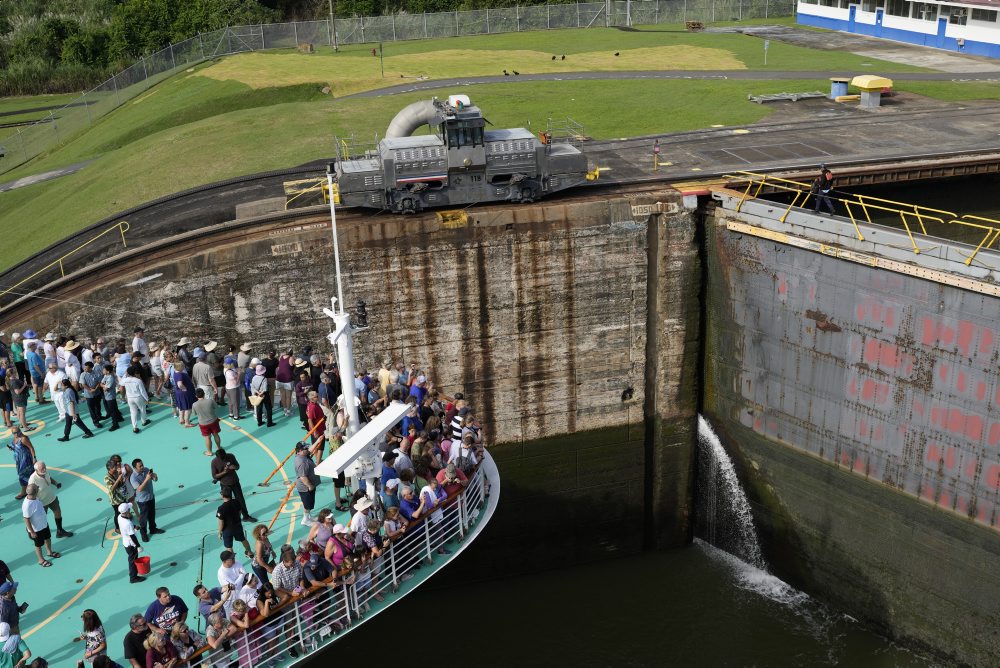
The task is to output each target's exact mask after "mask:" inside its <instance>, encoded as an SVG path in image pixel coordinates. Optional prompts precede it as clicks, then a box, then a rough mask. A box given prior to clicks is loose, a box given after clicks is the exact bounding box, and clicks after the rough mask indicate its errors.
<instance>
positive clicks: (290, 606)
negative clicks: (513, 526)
mask: <svg viewBox="0 0 1000 668" xmlns="http://www.w3.org/2000/svg"><path fill="white" fill-rule="evenodd" d="M483 457H484V460H483V462H482V463H481V464H480V465H479V467H478V468H477V469H476V471H475V472H474V473H473V474H472V475H471V476H470V478H469V484H468V486H467V487H466V488H465V489H464V490H463V491H461V492H459V493H457V494H456V495H454V496H452V497H449V498H448V499H447V500H446V501H444V502H443V504H447V505H446V506H445V507H443V508H442V510H441V514H442V517H441V518H440V519H439V521H437V522H434V521H432V519H431V517H432V516H427V517H424V518H421V519H418V520H416V521H415V522H412V523H411V524H410V525H409V527H408V528H407V530H406V533H405V534H404V535H403V537H402V538H399V539H397V540H395V541H393V542H392V543H389V545H388V548H387V549H386V550H385V551H384V552H383V553H382V556H380V557H378V558H377V559H374V560H372V561H371V562H369V563H368V564H366V565H365V566H364V567H362V568H361V569H359V568H357V567H355V569H354V570H353V571H352V572H351V573H350V574H348V575H346V576H344V577H340V576H338V575H335V576H333V577H332V578H330V579H329V580H328V581H327V582H326V583H325V584H324V585H323V586H318V587H312V588H310V589H309V590H308V591H306V592H304V593H303V594H302V595H300V596H297V597H292V598H291V599H290V600H288V601H286V602H285V603H282V604H281V605H280V606H279V607H278V608H277V610H276V611H273V612H272V613H271V614H269V615H268V616H267V617H258V618H257V619H255V620H254V621H253V622H251V626H250V628H249V629H248V630H247V631H246V632H245V633H242V634H240V635H239V636H236V637H234V638H233V639H232V640H230V641H229V642H228V643H227V644H226V645H225V646H224V647H223V648H220V649H215V650H213V649H211V648H209V647H205V648H203V649H202V650H199V652H197V653H196V654H195V655H194V656H192V657H191V658H190V659H188V665H192V666H197V665H202V666H205V667H208V666H216V667H217V668H223V667H228V666H239V667H240V668H246V667H248V666H249V667H253V666H265V665H285V666H291V665H294V664H295V663H297V662H299V661H304V660H305V659H307V658H308V657H309V655H311V654H312V653H314V652H316V651H318V650H319V649H320V648H322V647H324V646H325V645H327V644H329V643H331V642H332V641H333V640H335V639H336V638H337V637H338V634H341V633H343V631H344V630H346V629H348V628H349V627H350V626H351V625H353V624H356V623H358V622H359V621H362V620H363V618H364V616H365V615H366V614H368V612H369V611H370V606H371V603H372V602H373V600H375V599H376V597H377V596H381V597H383V598H385V599H386V603H382V602H381V601H378V603H379V604H380V605H382V606H383V607H382V608H380V609H384V607H386V606H387V605H389V604H391V603H392V602H394V601H392V598H391V597H396V599H398V598H402V596H403V595H404V594H405V593H408V590H407V591H404V592H403V593H399V590H400V586H401V584H403V582H404V581H405V580H408V579H410V577H411V576H412V575H413V574H414V572H415V571H417V569H420V568H432V569H433V568H435V563H436V562H441V561H442V555H441V554H438V550H439V549H442V548H445V546H446V545H448V544H451V546H452V547H454V548H455V549H456V550H457V551H459V552H460V551H461V550H462V549H464V548H465V546H466V545H467V544H468V542H467V539H468V538H470V537H474V535H475V534H476V533H478V531H479V530H480V529H482V527H483V526H484V525H485V524H486V522H487V521H488V520H489V518H490V517H491V516H492V514H493V511H494V510H495V508H496V504H497V502H498V497H499V475H498V473H497V470H496V465H495V464H494V462H493V459H492V458H491V457H490V456H489V454H488V453H484V455H483ZM449 554H450V553H449ZM444 556H447V555H444ZM438 565H441V564H438ZM228 623H229V622H228V620H227V624H228ZM292 650H295V652H296V653H297V654H298V656H297V657H293V656H291V652H292Z"/></svg>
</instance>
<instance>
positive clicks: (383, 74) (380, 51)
mask: <svg viewBox="0 0 1000 668" xmlns="http://www.w3.org/2000/svg"><path fill="white" fill-rule="evenodd" d="M378 66H379V67H380V68H381V69H382V78H383V79H385V60H383V58H382V42H381V41H379V43H378Z"/></svg>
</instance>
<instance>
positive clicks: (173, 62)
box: [170, 44, 177, 69]
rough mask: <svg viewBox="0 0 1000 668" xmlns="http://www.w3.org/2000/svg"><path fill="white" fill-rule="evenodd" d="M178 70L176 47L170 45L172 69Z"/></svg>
mask: <svg viewBox="0 0 1000 668" xmlns="http://www.w3.org/2000/svg"><path fill="white" fill-rule="evenodd" d="M176 68H177V61H176V60H175V59H174V45H173V44H171V45H170V69H176Z"/></svg>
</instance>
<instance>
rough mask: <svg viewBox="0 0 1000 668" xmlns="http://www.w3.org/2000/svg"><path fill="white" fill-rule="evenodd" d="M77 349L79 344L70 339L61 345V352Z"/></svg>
mask: <svg viewBox="0 0 1000 668" xmlns="http://www.w3.org/2000/svg"><path fill="white" fill-rule="evenodd" d="M79 347H80V344H79V343H77V342H76V341H74V340H73V339H70V340H69V341H67V342H66V343H65V344H64V345H63V350H65V351H66V352H69V351H71V350H76V349H77V348H79Z"/></svg>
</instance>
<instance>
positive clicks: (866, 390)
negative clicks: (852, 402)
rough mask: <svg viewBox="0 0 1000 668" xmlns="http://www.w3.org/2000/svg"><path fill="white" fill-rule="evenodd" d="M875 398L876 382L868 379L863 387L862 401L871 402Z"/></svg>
mask: <svg viewBox="0 0 1000 668" xmlns="http://www.w3.org/2000/svg"><path fill="white" fill-rule="evenodd" d="M874 398H875V381H874V380H872V379H871V378H866V379H865V382H864V383H862V385H861V399H862V401H871V400H872V399H874Z"/></svg>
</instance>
